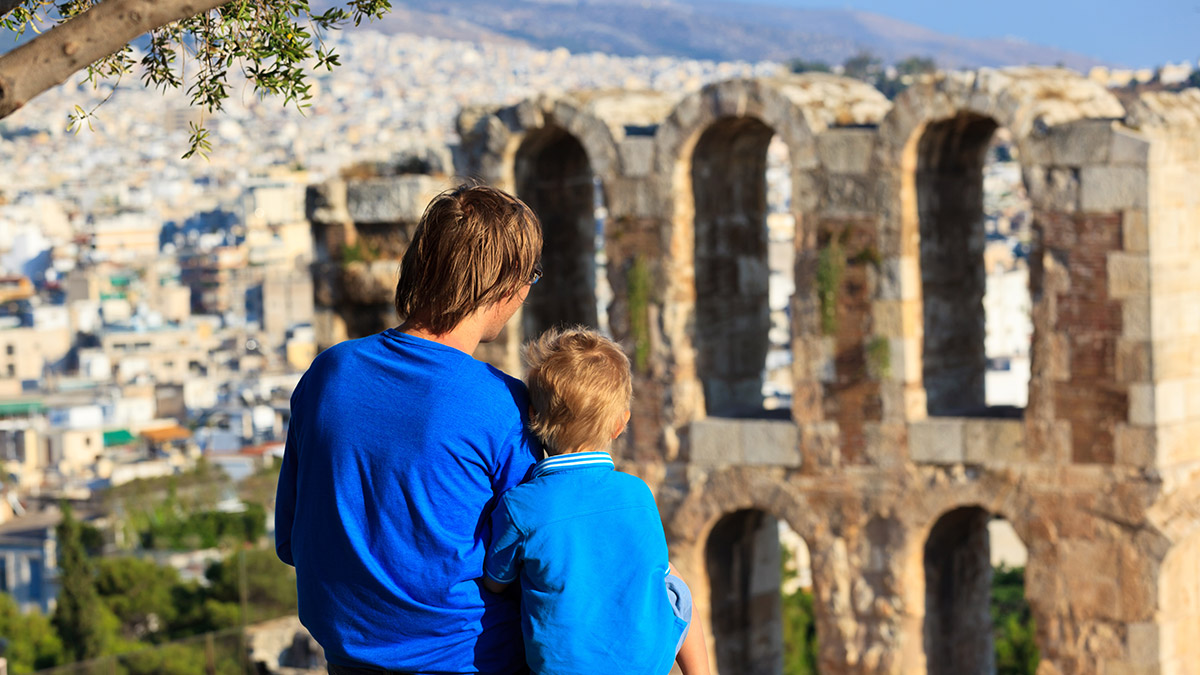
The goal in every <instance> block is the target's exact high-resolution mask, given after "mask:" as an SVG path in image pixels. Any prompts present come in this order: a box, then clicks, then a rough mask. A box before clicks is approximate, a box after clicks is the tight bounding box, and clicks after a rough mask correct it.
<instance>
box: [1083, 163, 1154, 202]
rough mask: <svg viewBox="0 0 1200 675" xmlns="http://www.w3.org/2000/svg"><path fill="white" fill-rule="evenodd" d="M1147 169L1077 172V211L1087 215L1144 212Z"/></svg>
mask: <svg viewBox="0 0 1200 675" xmlns="http://www.w3.org/2000/svg"><path fill="white" fill-rule="evenodd" d="M1148 187H1149V185H1148V182H1147V177H1146V169H1145V168H1144V167H1143V168H1139V167H1128V166H1086V167H1083V168H1082V169H1081V170H1080V172H1079V208H1080V210H1082V211H1086V212H1089V213H1113V212H1115V211H1124V210H1127V209H1144V208H1146V203H1147V193H1148Z"/></svg>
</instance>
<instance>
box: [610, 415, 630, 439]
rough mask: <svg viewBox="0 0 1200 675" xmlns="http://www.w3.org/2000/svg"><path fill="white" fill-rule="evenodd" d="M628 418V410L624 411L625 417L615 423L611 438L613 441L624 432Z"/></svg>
mask: <svg viewBox="0 0 1200 675" xmlns="http://www.w3.org/2000/svg"><path fill="white" fill-rule="evenodd" d="M629 416H630V413H629V411H628V410H626V411H625V416H624V417H622V418H621V421H620V422H618V423H617V426H616V428H614V429H613V435H612V438H613V440H614V441H615V440H617V436H620V435H621V433H622V432H624V431H625V427H626V426H627V425H628V424H629Z"/></svg>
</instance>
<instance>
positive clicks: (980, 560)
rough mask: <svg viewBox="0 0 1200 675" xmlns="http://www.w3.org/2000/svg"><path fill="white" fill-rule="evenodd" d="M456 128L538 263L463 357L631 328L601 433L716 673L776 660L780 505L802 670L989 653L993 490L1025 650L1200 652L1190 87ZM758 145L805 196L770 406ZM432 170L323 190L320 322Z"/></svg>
mask: <svg viewBox="0 0 1200 675" xmlns="http://www.w3.org/2000/svg"><path fill="white" fill-rule="evenodd" d="M459 126H460V133H461V136H462V146H461V148H459V149H458V150H459V153H458V156H457V159H456V167H455V168H454V170H453V171H454V172H456V173H457V174H459V175H470V176H478V177H480V178H482V179H483V180H486V181H488V182H490V183H493V184H495V185H497V186H500V187H502V188H504V189H507V190H510V191H513V192H515V193H516V194H518V195H520V196H521V197H523V198H524V199H526V200H527V201H528V202H529V203H530V205H531V206H533V208H534V209H535V210H537V211H538V212H539V213H540V214H541V217H542V219H543V224H544V229H545V235H546V249H545V261H544V262H545V264H544V266H545V270H546V280H545V281H543V282H542V283H541V284H539V285H538V286H536V287H535V288H534V292H533V293H531V295H530V297H529V301H528V304H527V305H526V307H525V309H524V316H522V317H520V318H519V319H518V320H514V321H513V322H511V323H510V324H509V328H508V329H507V331H506V333H505V334H504V335H503V336H502V337H501V339H500V340H498V341H497V342H496V343H493V344H491V345H487V346H486V348H484V349H483V350H481V354H482V356H483V357H484V358H486V359H488V360H490V361H492V362H493V363H495V364H496V365H497V366H499V367H502V368H504V369H505V370H508V371H509V372H511V373H519V368H520V366H519V362H518V350H517V348H518V346H519V344H520V342H521V341H522V340H524V339H526V338H528V337H530V336H532V335H533V334H535V333H536V332H538V331H540V330H542V329H543V328H545V327H547V326H550V325H553V324H555V323H558V322H578V323H585V324H591V325H602V326H604V327H606V328H607V329H608V330H610V331H611V332H612V334H613V335H614V336H615V337H616V338H617V339H618V340H619V341H621V343H622V344H623V345H625V346H626V347H627V349H628V353H629V355H630V357H631V359H632V360H633V362H634V365H635V370H636V384H635V396H636V405H635V410H634V418H633V421H632V423H631V425H630V433H629V434H627V435H626V436H625V437H623V439H622V441H621V443H620V445H619V447H617V448H616V449H615V450H614V454H616V455H617V457H618V458H619V460H620V464H621V467H622V468H623V469H624V470H627V471H630V472H632V473H636V474H638V475H640V476H642V477H643V478H645V480H646V481H647V482H648V483H649V484H650V485H651V487H652V488H654V490H655V492H656V494H657V497H658V499H659V503H660V508H661V511H662V517H663V522H664V525H665V528H666V532H667V537H668V540H669V543H670V547H671V554H672V559H673V561H674V562H675V564H676V566H677V567H678V568H679V569H680V571H681V572H682V573H683V574H684V576H686V577H687V578H688V579H689V580H690V582H691V585H692V587H693V591H694V593H695V595H696V599H697V609H698V614H699V616H700V617H701V618H702V620H703V621H704V622H705V626H706V628H707V630H708V631H709V636H710V638H709V639H710V645H711V647H712V648H713V650H714V658H715V663H716V665H717V667H718V668H719V670H720V671H721V672H722V673H725V674H726V675H728V674H729V673H771V672H778V671H779V669H780V668H781V665H780V664H781V663H782V642H781V638H780V628H779V622H780V614H779V612H780V609H779V607H780V600H779V597H780V596H779V563H778V561H779V542H778V536H777V535H776V534H775V532H776V529H775V528H776V527H777V525H776V523H777V522H779V521H783V522H785V523H786V524H787V525H788V526H790V528H791V529H792V530H794V531H795V532H796V533H798V534H799V535H800V537H801V538H802V539H803V540H804V542H805V543H806V544H807V547H808V550H809V551H810V553H811V567H812V584H813V589H814V592H815V598H816V602H815V605H816V623H817V632H818V636H819V645H820V652H819V665H820V668H821V671H822V672H826V673H921V672H929V673H945V674H963V673H987V672H991V671H992V670H993V669H994V664H993V661H992V659H993V656H992V653H993V650H992V633H991V630H992V626H991V619H990V617H989V615H988V594H989V583H990V576H991V566H990V564H989V536H988V531H987V526H988V523H989V522H990V521H991V520H993V519H995V518H998V517H999V518H1003V519H1004V520H1007V521H1008V522H1009V523H1010V524H1011V525H1012V526H1013V528H1014V529H1015V531H1016V533H1017V534H1018V535H1019V537H1020V539H1021V541H1022V542H1023V543H1024V545H1025V547H1026V548H1027V550H1028V559H1027V562H1026V596H1027V598H1028V601H1029V604H1030V606H1031V608H1032V612H1033V615H1034V618H1035V619H1036V625H1037V643H1038V647H1039V649H1040V652H1041V659H1042V661H1041V666H1040V668H1039V670H1038V672H1039V673H1040V674H1042V675H1052V674H1055V673H1063V674H1066V673H1074V674H1080V675H1085V674H1087V675H1094V674H1100V673H1105V674H1110V675H1115V674H1118V673H1120V674H1125V675H1132V674H1135V673H1136V674H1149V673H1164V674H1165V673H1188V672H1200V666H1198V665H1197V664H1200V90H1196V89H1192V90H1185V91H1184V92H1182V93H1148V94H1143V95H1142V96H1141V97H1140V98H1139V99H1137V100H1136V101H1134V102H1131V103H1128V104H1124V105H1123V104H1122V103H1121V102H1119V101H1118V100H1117V99H1116V98H1115V97H1114V96H1113V95H1112V94H1111V93H1110V92H1109V91H1107V90H1105V89H1103V88H1101V87H1099V86H1097V85H1095V84H1093V83H1090V82H1088V81H1087V80H1084V79H1083V78H1081V77H1079V76H1078V75H1076V74H1074V73H1072V72H1069V71H1064V70H1056V69H1035V68H1015V69H1005V70H980V71H977V72H959V73H946V74H939V75H937V76H931V77H929V78H928V79H926V80H924V81H922V82H919V83H918V84H917V85H915V86H913V87H911V88H910V89H908V90H906V91H905V92H903V93H902V94H901V95H900V96H899V97H898V98H897V99H896V100H895V101H888V100H886V99H885V98H884V97H883V96H882V95H881V94H880V93H879V92H877V91H876V90H874V89H872V88H870V87H869V86H867V85H864V84H862V83H859V82H856V81H852V80H848V79H843V78H838V77H834V76H829V75H822V74H806V75H797V76H793V77H788V78H780V79H762V80H736V81H727V82H721V83H717V84H713V85H710V86H707V87H705V88H704V89H702V90H700V91H697V92H693V93H691V94H688V95H686V96H683V97H671V96H666V95H660V94H657V93H654V92H626V91H603V92H600V91H598V92H577V93H572V94H563V95H554V96H545V97H540V98H536V99H532V100H528V101H524V102H522V103H520V104H518V105H513V106H508V107H503V108H498V109H478V108H472V109H467V110H464V111H463V112H462V114H461V116H460V118H459ZM999 127H1004V128H1006V129H1007V130H1008V132H1009V133H1011V135H1012V138H1013V142H1014V144H1015V146H1016V148H1017V149H1018V150H1019V153H1018V156H1019V159H1020V162H1021V171H1022V176H1023V180H1024V184H1025V187H1026V189H1027V190H1028V193H1029V197H1030V200H1031V201H1032V205H1033V228H1034V241H1033V250H1032V253H1031V255H1030V260H1031V264H1030V277H1029V278H1030V291H1031V296H1032V308H1033V309H1032V322H1033V326H1034V329H1033V340H1032V348H1031V350H1032V357H1031V358H1032V376H1031V380H1030V382H1029V392H1028V405H1027V406H1026V407H1025V408H1024V409H1023V410H1021V409H1016V410H1007V411H997V410H994V409H990V408H988V406H987V405H986V401H985V400H984V397H983V381H984V377H983V376H984V369H985V365H986V364H985V357H984V351H983V328H982V326H983V315H982V311H983V310H982V308H981V302H980V301H981V297H982V295H983V264H982V258H981V255H982V241H983V235H982V230H981V228H982V221H981V216H980V211H981V208H982V207H981V204H982V188H981V176H980V171H981V166H982V162H983V154H984V149H985V148H986V147H987V144H988V142H989V139H990V138H991V137H992V134H993V132H994V131H995V130H996V129H997V128H999ZM773 138H778V139H780V140H782V142H783V143H784V144H785V145H786V150H787V156H788V158H789V161H790V175H791V200H790V216H791V218H792V220H791V221H790V222H794V233H793V234H790V235H789V236H791V237H792V239H791V241H793V242H794V243H793V244H792V246H793V247H794V248H793V250H792V254H793V256H792V258H791V259H792V260H794V263H793V265H792V269H791V272H792V273H793V277H794V292H793V293H792V295H791V298H790V303H789V304H788V308H789V312H788V313H787V316H788V322H787V325H786V326H784V330H785V331H786V332H787V333H788V337H787V344H788V345H789V346H790V355H791V366H790V368H791V378H790V379H791V381H790V384H791V396H790V409H787V408H785V409H783V410H779V409H775V410H771V409H768V408H769V407H770V406H768V405H766V398H765V395H764V393H763V392H764V377H765V376H764V372H765V368H764V359H765V358H766V357H767V353H768V349H769V347H768V337H767V336H768V333H769V332H770V331H771V330H773V328H772V323H771V314H770V312H769V310H768V307H767V287H768V275H769V271H768V260H767V258H768V250H769V243H770V242H768V236H767V231H766V228H765V225H764V221H765V219H766V218H767V207H766V197H765V192H766V187H765V185H764V170H765V168H766V155H767V148H768V145H769V143H770V142H771V141H772V139H773ZM450 172H451V171H450V170H449V169H446V170H445V173H447V174H448V173H450ZM452 182H453V181H452V180H451V179H450V178H449V177H447V176H445V175H434V176H431V175H400V176H390V177H389V176H384V177H379V178H371V179H347V180H343V181H335V182H333V183H330V184H328V185H324V186H320V187H318V188H315V189H314V190H313V191H312V192H311V193H310V217H311V218H312V220H313V221H314V231H315V233H316V236H317V238H318V241H319V243H320V244H321V246H320V251H321V255H322V259H321V262H320V263H318V266H317V268H316V270H317V271H316V273H315V276H316V280H317V301H318V305H319V306H320V308H321V319H320V322H321V323H320V326H319V328H320V329H321V332H322V334H323V336H324V337H323V340H324V342H325V344H329V343H330V342H332V341H336V340H339V339H343V338H345V337H354V336H356V335H362V334H366V333H370V332H373V331H375V330H379V329H381V328H383V327H386V326H388V325H392V324H393V323H394V322H395V317H394V315H392V314H390V312H391V307H390V301H391V293H392V288H393V287H394V283H395V274H396V272H397V267H398V262H397V261H398V259H399V256H400V253H401V252H402V250H403V246H404V245H405V243H406V242H407V238H408V236H409V235H410V234H411V228H412V227H413V225H414V224H415V222H416V220H417V219H418V218H419V216H420V209H421V207H422V206H423V204H424V203H425V201H426V200H427V199H428V198H429V197H430V196H431V195H432V194H434V193H435V192H436V191H437V190H439V189H441V188H442V187H445V186H448V185H450V184H452ZM597 194H599V195H600V196H601V197H602V201H603V205H604V209H606V213H605V212H603V211H597V209H596V208H595V206H596V203H597V200H596V195H597ZM598 214H601V215H603V216H604V217H603V218H602V220H603V229H602V231H599V232H598V227H597V226H598V218H597V215H598ZM597 261H599V262H597ZM598 289H603V293H602V294H600V295H599V296H598V293H599V290H598ZM598 297H600V301H598V300H597V298H598ZM714 589H715V592H714Z"/></svg>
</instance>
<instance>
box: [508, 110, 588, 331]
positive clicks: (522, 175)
mask: <svg viewBox="0 0 1200 675" xmlns="http://www.w3.org/2000/svg"><path fill="white" fill-rule="evenodd" d="M514 178H515V180H516V190H517V195H518V196H519V197H520V198H521V199H522V200H524V201H525V203H526V204H528V205H529V207H530V208H531V209H533V211H534V213H536V214H537V215H538V217H539V218H540V219H541V221H542V236H543V239H544V243H543V246H542V270H543V273H544V276H543V279H544V280H543V281H542V282H540V283H538V284H537V285H535V286H533V288H531V289H530V292H529V297H528V299H526V301H525V306H524V314H523V320H522V329H523V331H524V334H525V338H526V339H530V338H533V337H536V336H537V335H539V334H541V333H542V332H543V331H545V330H546V329H548V328H552V327H554V326H561V325H574V324H583V325H586V326H593V327H594V326H597V325H598V323H599V322H598V319H597V311H596V294H595V288H596V243H595V237H596V220H595V215H596V204H595V184H594V177H593V175H592V169H591V165H590V163H589V162H588V157H587V152H586V151H585V150H584V149H583V146H582V145H581V144H580V143H579V141H578V139H576V138H575V137H574V136H572V135H571V134H570V133H568V132H567V131H566V130H564V129H562V128H560V127H546V128H544V129H540V130H538V131H535V132H532V133H530V134H529V136H528V137H527V138H526V139H525V140H524V142H522V143H521V146H520V148H518V150H517V154H516V158H515V161H514Z"/></svg>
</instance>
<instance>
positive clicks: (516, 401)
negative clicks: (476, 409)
mask: <svg viewBox="0 0 1200 675" xmlns="http://www.w3.org/2000/svg"><path fill="white" fill-rule="evenodd" d="M465 375H466V376H465V377H463V378H461V379H460V380H459V384H460V386H463V387H465V388H469V389H470V390H471V391H472V392H473V393H475V394H477V395H479V400H480V401H481V402H483V404H484V405H489V404H490V405H494V406H496V407H497V408H508V407H510V406H511V407H512V409H513V410H515V411H517V412H518V413H520V414H521V415H522V416H524V414H525V412H526V411H527V410H528V408H529V391H528V389H526V388H525V383H524V382H522V381H521V380H518V379H517V378H515V377H513V376H512V375H509V374H508V373H505V372H504V371H503V370H500V369H499V368H497V367H495V366H493V365H491V364H490V363H486V362H483V361H476V362H475V364H474V366H473V367H472V368H471V369H470V371H469V372H468V373H465Z"/></svg>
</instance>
